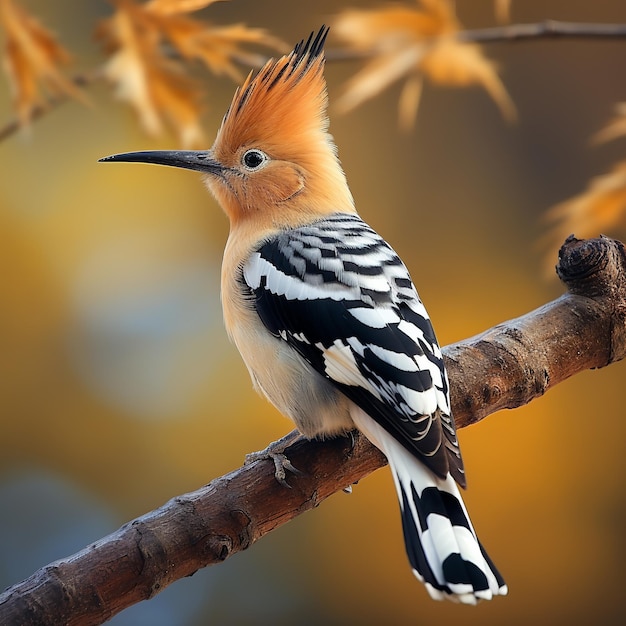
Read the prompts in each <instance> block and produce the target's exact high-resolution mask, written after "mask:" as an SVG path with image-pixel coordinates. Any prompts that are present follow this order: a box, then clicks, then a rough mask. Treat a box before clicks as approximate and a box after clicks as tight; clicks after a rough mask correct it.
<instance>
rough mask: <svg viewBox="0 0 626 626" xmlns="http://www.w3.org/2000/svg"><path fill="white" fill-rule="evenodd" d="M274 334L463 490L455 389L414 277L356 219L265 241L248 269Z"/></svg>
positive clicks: (338, 218)
mask: <svg viewBox="0 0 626 626" xmlns="http://www.w3.org/2000/svg"><path fill="white" fill-rule="evenodd" d="M243 280H244V281H245V283H246V285H247V286H248V288H249V289H250V290H251V291H252V293H253V294H254V298H255V305H256V310H257V312H258V315H259V316H260V318H261V320H262V321H263V324H264V325H265V326H266V328H267V329H268V330H269V331H270V332H271V333H272V334H274V335H275V336H277V337H280V338H282V339H283V340H284V341H287V342H288V343H289V344H290V345H291V346H292V347H293V348H294V349H295V350H297V351H298V352H299V353H300V354H301V355H302V357H303V358H304V359H306V361H307V362H309V363H310V364H311V365H312V366H313V368H314V369H315V370H316V371H318V372H319V373H320V374H322V375H323V376H325V377H326V378H327V379H328V380H329V381H331V382H332V383H333V384H334V385H335V386H337V387H338V388H339V389H340V390H341V391H342V392H343V393H344V394H345V395H346V396H348V397H349V398H350V399H351V400H352V401H353V402H354V403H355V404H357V405H358V406H359V407H361V408H362V409H363V410H364V411H365V412H366V413H367V414H368V415H370V417H372V418H373V419H374V420H376V421H377V422H378V423H379V424H380V425H381V426H382V427H383V428H385V430H387V431H388V432H389V433H390V434H392V435H393V436H394V437H395V438H396V439H397V440H398V441H400V442H401V443H402V444H403V445H404V446H405V447H407V448H408V449H409V450H410V451H412V452H413V453H414V454H416V455H417V456H418V457H419V458H421V459H422V461H423V462H424V463H425V464H426V465H427V466H428V467H430V468H431V469H432V470H433V471H434V472H435V473H437V474H439V475H440V476H445V475H446V474H447V472H448V471H450V472H451V473H452V475H453V476H454V478H455V479H456V480H457V481H458V482H459V483H460V484H461V485H464V484H465V477H464V474H463V465H462V461H461V456H460V452H459V447H458V442H457V439H456V436H455V429H454V421H453V420H452V417H451V412H450V400H449V392H448V381H447V376H446V373H445V369H444V365H443V359H442V355H441V350H440V349H439V346H438V344H437V340H436V337H435V334H434V332H433V328H432V325H431V323H430V319H429V317H428V314H427V312H426V309H425V308H424V306H423V304H422V303H421V301H420V299H419V297H418V295H417V292H416V291H415V288H414V286H413V283H412V281H411V278H410V276H409V273H408V270H407V269H406V267H405V266H404V264H403V263H402V261H401V260H400V258H399V257H398V255H397V254H396V253H395V252H394V251H393V249H392V248H391V247H390V246H389V245H388V244H387V243H386V242H385V241H384V239H382V237H380V236H379V235H378V234H377V233H376V232H375V231H374V230H372V229H371V228H370V227H369V226H368V225H367V224H366V223H365V222H363V221H362V220H361V219H360V218H359V217H358V216H356V215H349V214H334V215H332V216H330V217H328V218H325V219H323V220H320V221H318V222H315V223H313V224H310V225H307V226H302V227H299V228H296V229H292V230H287V231H284V232H282V233H281V234H279V235H278V236H276V237H274V238H272V239H270V240H268V241H265V242H264V243H263V244H262V245H261V247H260V248H259V249H258V250H257V251H256V252H254V253H253V254H252V255H251V257H250V258H249V259H248V260H247V262H246V263H245V265H244V267H243Z"/></svg>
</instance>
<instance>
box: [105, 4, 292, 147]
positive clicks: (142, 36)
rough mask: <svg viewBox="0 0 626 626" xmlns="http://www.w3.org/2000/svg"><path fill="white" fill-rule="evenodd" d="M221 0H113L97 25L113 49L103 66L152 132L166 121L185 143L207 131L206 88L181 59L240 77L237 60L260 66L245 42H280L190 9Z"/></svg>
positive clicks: (189, 144)
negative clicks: (215, 23)
mask: <svg viewBox="0 0 626 626" xmlns="http://www.w3.org/2000/svg"><path fill="white" fill-rule="evenodd" d="M216 1H217V0H150V1H149V2H145V3H142V4H139V3H137V2H135V1H134V0H114V4H115V5H116V11H115V13H114V14H113V16H112V17H111V18H109V19H107V20H104V21H102V22H101V23H100V25H99V27H98V30H97V36H98V37H99V38H100V39H101V41H102V42H103V43H104V45H105V49H106V51H107V53H108V54H109V59H108V61H107V63H106V65H105V69H104V73H105V76H106V77H107V78H108V79H109V80H110V81H111V82H112V83H113V84H114V85H115V90H116V94H117V96H118V97H119V98H120V99H122V100H124V101H126V102H128V103H129V104H130V105H131V106H132V107H133V108H134V109H135V111H136V112H137V114H138V116H139V120H140V122H141V124H142V126H143V128H144V129H145V130H146V131H147V132H148V133H150V134H153V135H157V134H160V133H162V132H163V129H164V126H165V125H166V124H169V126H171V127H172V128H173V129H174V130H175V131H176V133H177V134H178V137H179V141H180V142H181V144H182V145H183V146H186V147H193V146H199V145H202V144H203V143H204V136H203V133H202V130H201V127H200V122H199V119H200V113H201V110H202V92H201V90H200V88H199V86H198V84H197V83H196V82H195V81H194V80H193V79H192V78H191V77H190V76H189V74H188V68H187V67H186V65H185V63H184V62H185V61H186V62H191V61H197V62H199V63H201V64H203V65H204V66H205V67H207V68H208V69H209V70H211V71H212V72H213V73H215V74H227V75H228V76H230V77H232V78H233V79H236V80H238V79H240V78H241V74H240V71H239V69H238V67H237V65H236V63H237V62H243V63H247V64H248V63H249V64H251V65H255V64H257V63H258V62H259V60H260V59H259V57H258V56H257V55H254V54H252V53H250V52H248V51H246V50H244V49H243V48H242V44H256V45H262V46H266V47H272V48H279V47H281V46H282V44H281V42H279V41H278V40H277V39H275V38H273V37H271V36H270V35H268V34H267V33H266V32H265V31H263V30H261V29H251V28H247V27H246V26H244V25H233V26H225V27H218V26H213V25H212V24H210V23H208V22H205V21H201V20H199V19H195V18H192V17H190V16H189V15H188V13H191V12H194V11H197V10H199V9H202V8H205V7H208V6H209V5H211V4H213V3H214V2H216Z"/></svg>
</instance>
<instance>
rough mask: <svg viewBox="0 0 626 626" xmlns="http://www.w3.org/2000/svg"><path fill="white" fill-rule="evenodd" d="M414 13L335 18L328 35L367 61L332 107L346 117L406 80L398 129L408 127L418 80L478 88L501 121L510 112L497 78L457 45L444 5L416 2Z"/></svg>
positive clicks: (355, 13)
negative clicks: (498, 112)
mask: <svg viewBox="0 0 626 626" xmlns="http://www.w3.org/2000/svg"><path fill="white" fill-rule="evenodd" d="M416 3H417V6H416V7H408V6H399V5H394V6H391V7H384V8H381V9H374V10H357V9H349V10H346V11H344V12H343V13H341V14H339V15H338V16H337V18H336V20H335V23H334V32H335V33H336V34H337V35H338V36H339V37H340V38H341V39H343V40H344V41H345V42H346V44H347V45H348V47H349V49H351V50H353V51H355V52H357V53H362V54H371V55H373V59H372V60H371V61H369V62H368V63H367V64H366V65H365V67H364V68H363V69H362V70H361V71H360V72H359V73H357V74H356V75H355V76H354V77H353V78H352V79H351V80H349V81H348V83H347V86H346V90H345V92H344V94H343V95H342V96H341V97H340V99H339V101H338V103H337V104H338V107H339V109H340V110H342V111H344V112H346V111H349V110H351V109H353V108H355V107H357V106H358V105H360V104H362V103H363V102H364V101H365V100H368V99H370V98H372V97H373V96H375V95H377V94H378V93H380V92H381V91H382V90H383V89H385V88H386V87H388V86H389V85H391V84H392V83H393V82H394V81H396V80H399V79H401V78H403V77H405V78H406V79H407V84H406V85H405V90H404V92H403V94H402V97H401V98H400V123H401V125H402V127H403V128H408V127H410V126H411V125H412V123H413V121H414V118H415V114H416V112H417V107H418V104H419V94H420V91H421V88H420V87H421V81H422V78H423V77H425V78H428V79H430V80H431V81H433V82H435V83H438V84H440V85H446V86H452V87H465V86H468V85H474V84H477V85H481V86H482V87H483V88H485V89H486V90H487V92H488V93H489V95H490V96H491V97H492V98H493V100H494V101H495V102H496V104H497V105H498V106H499V107H500V110H501V112H502V114H503V115H504V117H505V118H507V119H509V120H512V119H515V117H516V112H515V106H514V105H513V102H512V101H511V99H510V97H509V95H508V93H507V91H506V89H505V88H504V86H503V85H502V83H501V81H500V79H499V78H498V75H497V72H496V69H495V66H494V64H493V63H492V62H491V61H489V60H488V59H486V58H485V57H484V56H483V53H482V49H481V48H480V47H479V46H478V45H477V44H472V43H467V42H462V41H460V40H459V39H457V34H458V33H459V31H460V24H459V22H458V20H457V18H456V15H455V13H454V7H453V4H452V3H451V2H449V1H448V0H416Z"/></svg>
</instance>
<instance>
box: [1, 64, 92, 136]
mask: <svg viewBox="0 0 626 626" xmlns="http://www.w3.org/2000/svg"><path fill="white" fill-rule="evenodd" d="M100 78H102V71H101V69H97V70H94V71H92V72H89V73H88V74H76V75H75V76H73V77H72V78H71V79H70V80H71V82H72V83H73V84H74V85H75V86H76V87H88V86H90V85H91V84H92V83H95V82H96V81H97V80H99V79H100ZM69 99H70V97H69V95H68V94H66V93H60V94H57V95H55V96H49V97H48V98H47V99H46V101H45V102H44V103H42V104H38V105H37V106H36V107H34V108H33V110H32V111H31V113H30V119H29V121H30V122H34V121H36V120H38V119H39V118H41V117H43V116H44V115H45V114H46V113H50V111H52V110H53V109H56V108H57V107H58V106H59V105H61V104H63V103H65V102H67V101H68V100H69ZM23 126H24V125H23V124H22V122H21V121H20V120H19V119H17V118H16V119H14V120H11V121H10V122H7V123H6V124H5V125H4V126H2V127H0V142H2V141H4V140H5V139H8V138H9V137H10V136H11V135H13V134H15V133H16V132H17V131H19V130H20V129H21V128H23Z"/></svg>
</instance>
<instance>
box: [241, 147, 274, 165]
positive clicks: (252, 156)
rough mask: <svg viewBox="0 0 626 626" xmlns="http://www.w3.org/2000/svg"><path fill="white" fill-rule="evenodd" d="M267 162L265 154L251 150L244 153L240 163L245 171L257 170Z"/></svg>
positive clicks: (254, 149)
mask: <svg viewBox="0 0 626 626" xmlns="http://www.w3.org/2000/svg"><path fill="white" fill-rule="evenodd" d="M267 160H268V156H267V154H265V152H261V150H257V149H256V148H252V149H251V150H247V151H246V152H244V155H243V157H242V159H241V162H242V163H243V166H244V167H245V168H246V169H247V170H258V169H259V168H260V167H262V166H263V165H264V164H265V162H266V161H267Z"/></svg>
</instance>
